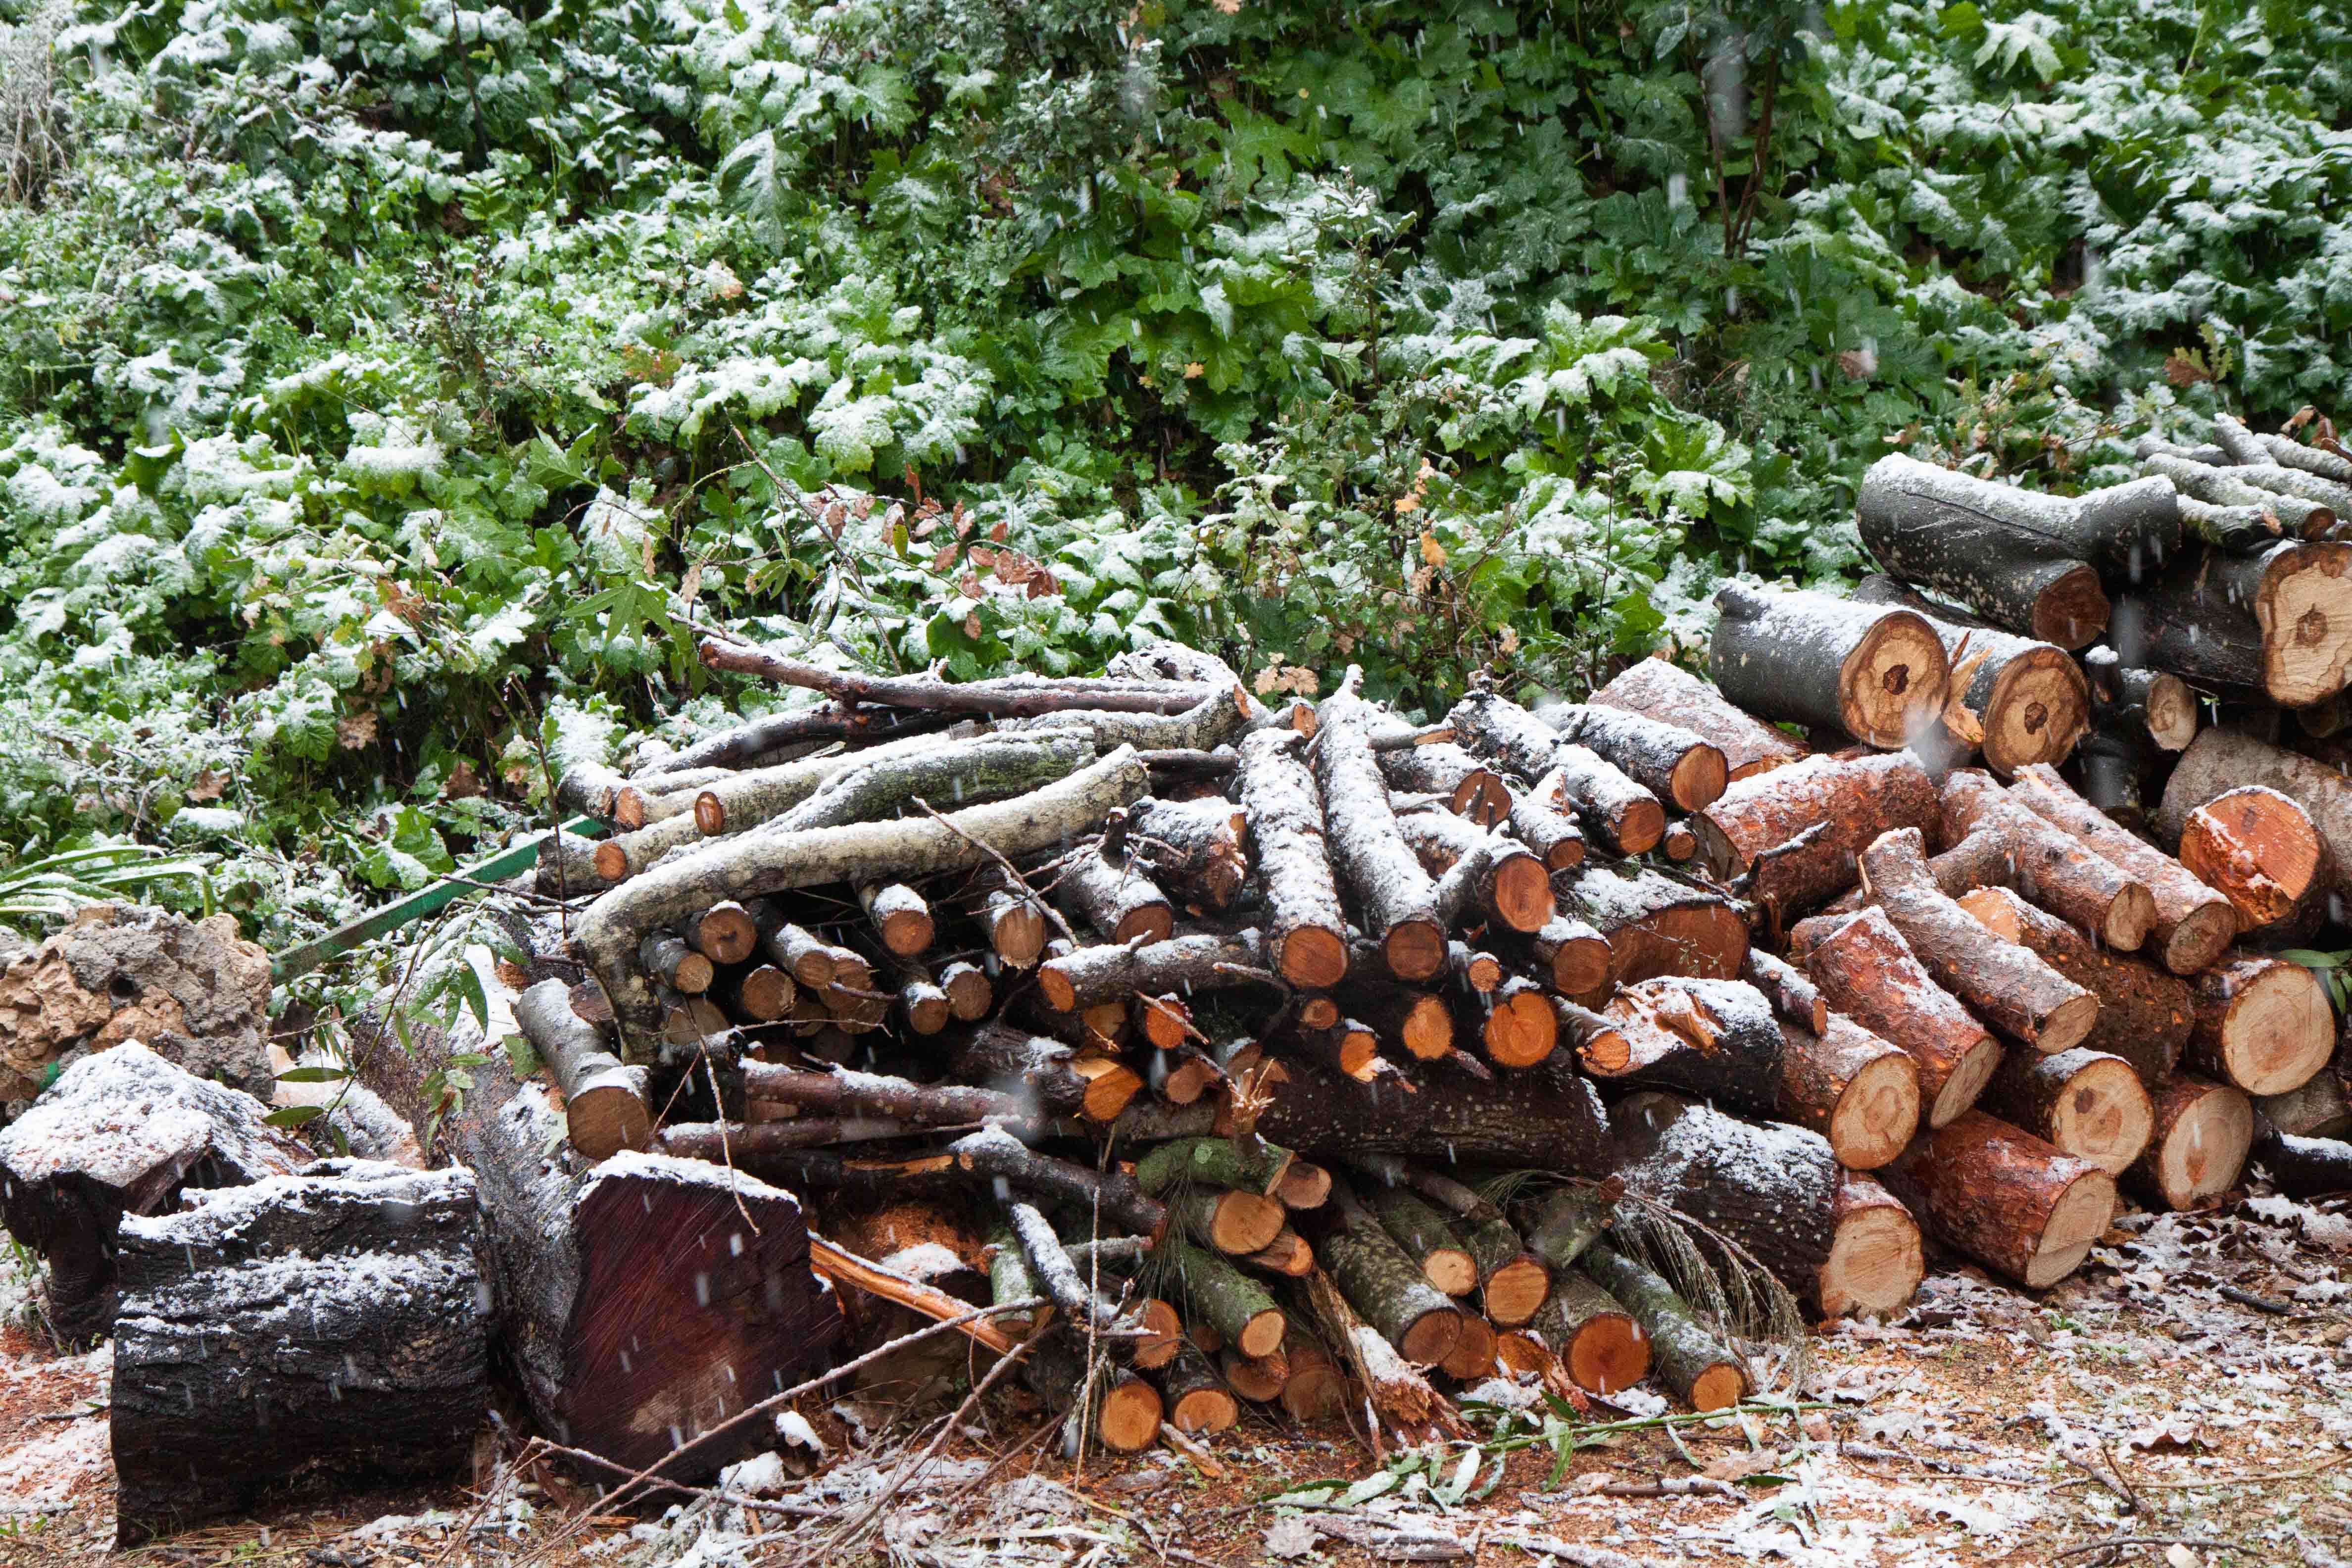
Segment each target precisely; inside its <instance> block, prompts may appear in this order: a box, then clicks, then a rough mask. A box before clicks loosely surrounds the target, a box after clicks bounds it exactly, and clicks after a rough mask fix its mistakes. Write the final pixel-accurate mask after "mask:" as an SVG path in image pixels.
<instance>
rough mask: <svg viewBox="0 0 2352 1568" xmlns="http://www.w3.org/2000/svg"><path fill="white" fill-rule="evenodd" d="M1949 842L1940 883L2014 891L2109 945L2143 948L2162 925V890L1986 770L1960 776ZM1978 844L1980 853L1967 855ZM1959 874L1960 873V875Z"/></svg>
mask: <svg viewBox="0 0 2352 1568" xmlns="http://www.w3.org/2000/svg"><path fill="white" fill-rule="evenodd" d="M1939 804H1940V805H1941V806H1942V810H1943V826H1944V833H1943V841H1944V842H1945V843H1947V844H1949V845H1952V846H1953V847H1952V848H1951V849H1949V850H1948V851H1946V853H1945V854H1944V855H1942V856H1938V857H1937V863H1936V869H1937V886H1939V887H1941V888H1942V889H1944V890H1945V891H1946V892H1948V893H1950V894H1952V895H1953V896H1954V897H1956V898H1957V897H1958V895H1959V894H1960V893H1961V892H1963V891H1966V890H1967V888H1966V887H1963V886H1961V885H1959V884H1961V883H1967V884H1969V885H1971V886H1978V887H1986V886H1992V885H1995V884H1999V885H2000V886H2004V887H2011V888H2014V889H2016V890H2017V891H2018V892H2019V893H2021V894H2022V895H2024V897H2025V898H2026V899H2027V900H2030V901H2031V902H2032V903H2034V904H2036V905H2038V906H2040V907H2041V908H2042V909H2044V910H2049V911H2050V912H2051V913H2052V914H2053V915H2056V916H2057V917H2058V918H2059V919H2061V920H2063V921H2068V922H2070V923H2071V924H2074V925H2076V926H2080V927H2081V928H2082V929H2083V930H2084V931H2091V932H2093V933H2095V935H2096V936H2097V937H2098V939H2099V943H2100V945H2101V946H2103V947H2107V948H2111V949H2113V950H2114V951H2116V952H2137V951H2138V950H2139V949H2140V947H2141V946H2142V945H2143V944H2145V943H2146V942H2147V936H2148V933H2149V932H2150V931H2153V930H2154V929H2155V927H2156V923H2157V907H2156V895H2155V894H2154V893H2153V892H2152V891H2150V890H2149V889H2148V887H2147V884H2146V883H2145V882H2144V881H2142V880H2141V879H2139V878H2138V877H2137V875H2136V874H2134V873H2133V872H2131V871H2129V870H2127V869H2126V868H2122V867H2119V866H2117V865H2116V864H2115V863H2114V862H2112V861H2110V860H2108V859H2107V858H2105V857H2104V856H2102V855H2100V854H2099V853H2097V852H2096V851H2095V849H2094V848H2092V847H2090V846H2088V845H2086V844H2084V843H2083V842H2082V841H2081V840H2080V839H2078V838H2076V837H2074V835H2072V834H2070V833H2067V832H2065V831H2063V829H2061V828H2060V827H2058V826H2056V825H2055V824H2053V823H2051V822H2048V821H2046V820H2044V819H2043V818H2042V816H2039V815H2038V814H2036V813H2034V812H2032V811H2030V810H2028V809H2026V807H2025V805H2023V804H2022V803H2021V802H2020V801H2018V800H2016V799H2015V798H2013V797H2012V796H2011V795H2009V794H2008V793H2007V792H2005V791H2003V790H2002V789H2001V788H2000V786H1999V785H1997V784H1994V783H1993V782H1992V780H1990V778H1987V777H1986V776H1984V775H1983V774H1981V773H1953V774H1952V775H1951V776H1950V777H1949V778H1948V779H1946V780H1945V781H1944V787H1943V791H1942V795H1941V799H1940V803H1939ZM1971 846H1973V847H1975V850H1976V851H1977V852H1976V853H1974V854H1970V855H1967V856H1963V855H1962V854H1961V851H1962V850H1963V849H1967V848H1969V847H1971ZM1955 872H1957V873H1958V875H1954V874H1953V873H1955Z"/></svg>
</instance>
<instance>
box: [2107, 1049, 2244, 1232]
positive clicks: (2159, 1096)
mask: <svg viewBox="0 0 2352 1568" xmlns="http://www.w3.org/2000/svg"><path fill="white" fill-rule="evenodd" d="M2152 1099H2153V1101H2154V1109H2155V1121H2156V1131H2155V1133H2154V1135H2153V1136H2152V1137H2150V1138H2149V1140H2148V1144H2147V1152H2146V1153H2144V1154H2142V1155H2141V1156H2140V1158H2139V1162H2138V1163H2137V1164H2135V1165H2134V1166H2133V1167H2132V1169H2131V1175H2132V1179H2133V1183H2134V1184H2135V1185H2136V1186H2137V1187H2138V1188H2139V1189H2140V1190H2141V1191H2142V1192H2144V1193H2147V1194H2149V1195H2150V1196H2152V1197H2154V1198H2155V1199H2156V1200H2157V1201H2158V1202H2159V1203H2161V1204H2163V1205H2165V1206H2166V1207H2167V1208H2173V1209H2194V1208H2202V1207H2203V1206H2204V1205H2206V1204H2208V1203H2210V1202H2211V1201H2212V1200H2213V1199H2214V1198H2216V1197H2218V1196H2219V1195H2221V1194H2222V1193H2225V1192H2227V1191H2229V1190H2230V1188H2231V1185H2232V1184H2234V1183H2235V1182H2236V1181H2237V1179H2238V1173H2239V1172H2240V1171H2242V1170H2243V1169H2244V1168H2245V1163H2246V1152H2247V1151H2248V1150H2249V1149H2251V1148H2252V1146H2253V1141H2254V1109H2253V1103H2252V1100H2249V1099H2248V1098H2247V1097H2246V1095H2245V1094H2244V1093H2243V1092H2242V1091H2241V1090H2238V1089H2231V1087H2230V1086H2229V1085H2227V1084H2220V1083H2207V1082H2204V1081H2202V1080H2201V1079H2193V1078H2177V1079H2173V1080H2172V1082H2171V1083H2169V1084H2168V1085H2166V1086H2165V1087H2164V1088H2162V1089H2158V1090H2157V1091H2156V1093H2155V1094H2154V1096H2153V1097H2152Z"/></svg>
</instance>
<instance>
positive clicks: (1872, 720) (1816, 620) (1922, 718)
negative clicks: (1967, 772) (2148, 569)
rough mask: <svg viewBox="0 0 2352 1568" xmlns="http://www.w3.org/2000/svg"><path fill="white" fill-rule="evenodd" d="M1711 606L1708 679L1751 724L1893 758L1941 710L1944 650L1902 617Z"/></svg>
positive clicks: (1725, 591)
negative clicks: (1826, 737)
mask: <svg viewBox="0 0 2352 1568" xmlns="http://www.w3.org/2000/svg"><path fill="white" fill-rule="evenodd" d="M1715 602H1716V604H1717V606H1718V607H1719V608H1720V609H1721V610H1722V612H1723V619H1722V621H1721V623H1720V624H1719V625H1718V626H1717V627H1716V632H1715V640H1714V642H1713V644H1712V645H1711V647H1710V649H1709V653H1708V660H1709V668H1710V671H1711V673H1712V674H1713V675H1714V676H1715V683H1716V685H1717V687H1718V688H1719V689H1721V690H1722V692H1723V695H1724V696H1726V697H1727V698H1729V699H1730V700H1732V701H1733V702H1736V703H1738V705H1739V706H1740V707H1742V708H1745V709H1747V710H1748V711H1749V712H1751V713H1754V714H1756V715H1758V716H1759V717H1761V718H1767V719H1787V720H1794V721H1797V722H1799V723H1803V724H1812V725H1817V726H1820V727H1821V728H1823V729H1829V730H1837V731H1843V733H1845V734H1848V735H1851V736H1853V738H1854V739H1855V740H1857V741H1860V742H1864V743H1865V744H1867V745H1873V746H1877V747H1880V748H1882V749H1885V750H1888V751H1892V750H1895V748H1897V747H1901V746H1905V745H1908V744H1909V743H1910V741H1911V738H1912V737H1913V736H1914V735H1916V734H1918V733H1920V732H1921V731H1923V730H1924V729H1925V727H1926V726H1927V725H1928V724H1930V723H1932V722H1934V721H1935V718H1936V715H1937V713H1939V712H1941V711H1942V710H1943V706H1944V695H1945V688H1946V686H1947V684H1948V681H1949V679H1950V677H1951V668H1950V666H1949V664H1948V662H1947V661H1946V659H1945V657H1944V645H1943V643H1942V642H1940V641H1939V640H1937V637H1936V629H1935V628H1934V627H1933V626H1929V625H1928V624H1927V621H1925V620H1924V619H1922V618H1921V617H1920V616H1917V615H1916V614H1914V613H1913V612H1911V611H1909V610H1906V609H1900V608H1897V607H1895V606H1892V605H1857V604H1854V603H1853V601H1851V600H1847V599H1835V598H1832V597H1830V596H1829V595H1825V594H1811V593H1797V594H1775V593H1766V592H1762V591H1760V590H1758V589H1754V588H1750V587H1748V586H1746V585H1745V584H1737V583H1734V584H1727V585H1726V586H1725V587H1723V588H1722V589H1720V590H1718V591H1717V594H1716V596H1715ZM2102 607H2103V608H2104V605H2103V606H2102ZM2052 640H2053V641H2054V640H2055V639H2052Z"/></svg>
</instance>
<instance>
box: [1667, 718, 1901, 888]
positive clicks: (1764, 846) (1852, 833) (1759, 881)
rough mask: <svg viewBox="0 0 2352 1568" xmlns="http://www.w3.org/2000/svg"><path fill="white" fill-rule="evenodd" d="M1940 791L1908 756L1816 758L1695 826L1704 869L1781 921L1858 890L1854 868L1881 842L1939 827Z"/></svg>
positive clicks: (1714, 808) (1739, 795)
mask: <svg viewBox="0 0 2352 1568" xmlns="http://www.w3.org/2000/svg"><path fill="white" fill-rule="evenodd" d="M1936 818H1937V803H1936V786H1935V784H1934V783H1933V782H1931V781H1930V780H1929V779H1928V777H1927V770H1926V769H1924V768H1922V767H1921V766H1920V765H1919V759H1918V758H1917V757H1916V756H1915V755H1913V754H1912V753H1910V752H1890V753H1888V754H1886V755H1884V756H1872V757H1858V758H1855V759H1853V761H1850V762H1839V761H1835V760H1833V759H1832V758H1828V757H1812V758H1808V759H1807V760H1806V761H1804V762H1802V763H1797V764H1796V765H1794V766H1792V767H1785V768H1777V769H1775V770H1773V771H1772V772H1770V773H1763V774H1759V775H1758V776H1756V777H1753V778H1749V779H1745V780H1742V781H1741V782H1740V783H1738V784H1734V785H1733V786H1732V787H1731V788H1729V789H1727V790H1726V791H1725V792H1724V795H1723V798H1722V799H1720V800H1718V801H1717V802H1716V803H1715V804H1714V805H1710V806H1708V807H1707V808H1706V810H1705V811H1702V812H1700V813H1698V814H1697V815H1696V816H1693V817H1692V818H1691V826H1692V827H1693V829H1694V830H1695V831H1696V833H1697V835H1698V856H1699V863H1700V864H1701V865H1702V866H1704V867H1706V871H1707V874H1708V875H1709V876H1711V877H1713V878H1715V879H1717V880H1718V881H1721V882H1726V883H1732V882H1735V881H1737V880H1738V879H1742V878H1745V879H1746V882H1745V884H1744V888H1743V892H1744V896H1746V897H1749V898H1753V899H1754V900H1756V901H1757V902H1759V903H1761V904H1763V905H1765V906H1767V907H1768V908H1769V909H1772V910H1777V911H1778V912H1779V913H1780V915H1781V916H1782V917H1783V918H1787V917H1790V916H1793V915H1795V914H1797V913H1798V912H1800V911H1801V910H1807V909H1810V908H1811V907H1812V906H1814V905H1816V904H1819V903H1820V902H1822V900H1825V899H1829V898H1832V897H1834V896H1835V895H1836V894H1838V893H1840V892H1843V890H1845V889H1847V888H1850V887H1852V886H1853V882H1854V877H1855V869H1854V868H1855V862H1856V858H1857V857H1859V856H1860V855H1861V853H1862V851H1863V850H1864V848H1865V847H1868V846H1869V845H1870V844H1871V842H1872V841H1873V840H1874V839H1876V838H1877V837H1878V836H1879V835H1880V834H1882V833H1888V832H1892V831H1893V830H1895V828H1898V827H1916V828H1920V829H1922V830H1923V831H1924V830H1926V829H1927V828H1930V827H1932V826H1934V825H1935V822H1936Z"/></svg>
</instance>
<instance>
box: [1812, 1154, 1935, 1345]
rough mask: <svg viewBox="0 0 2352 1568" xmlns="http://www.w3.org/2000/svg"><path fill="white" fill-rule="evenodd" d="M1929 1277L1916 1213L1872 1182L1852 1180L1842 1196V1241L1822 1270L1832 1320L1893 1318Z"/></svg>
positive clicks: (1839, 1210) (1835, 1243) (1862, 1178)
mask: <svg viewBox="0 0 2352 1568" xmlns="http://www.w3.org/2000/svg"><path fill="white" fill-rule="evenodd" d="M1926 1276H1927V1263H1926V1260H1925V1258H1924V1257H1923V1255H1922V1253H1921V1250H1920V1245H1919V1222H1918V1221H1917V1220H1916V1219H1914V1218H1913V1217H1912V1216H1911V1211H1910V1210H1909V1209H1906V1208H1905V1207H1904V1206H1903V1205H1902V1204H1901V1203H1899V1202H1897V1201H1896V1200H1895V1196H1894V1194H1891V1193H1889V1192H1888V1191H1887V1190H1886V1189H1885V1187H1882V1186H1880V1185H1879V1184H1877V1183H1876V1182H1874V1181H1872V1180H1870V1179H1869V1178H1868V1177H1865V1176H1853V1177H1848V1178H1847V1180H1846V1182H1845V1184H1844V1185H1843V1188H1842V1189H1841V1191H1840V1192H1839V1194H1838V1205H1837V1236H1836V1239H1834V1240H1833V1241H1832V1242H1831V1243H1830V1258H1829V1261H1828V1262H1827V1263H1824V1264H1823V1265H1822V1275H1821V1309H1822V1312H1823V1313H1824V1314H1825V1315H1827V1316H1829V1317H1832V1318H1844V1317H1854V1316H1862V1317H1874V1316H1876V1315H1878V1314H1880V1313H1885V1312H1891V1311H1893V1310H1895V1309H1896V1308H1897V1307H1900V1306H1902V1305H1903V1304H1904V1303H1905V1302H1906V1301H1908V1300H1911V1298H1912V1296H1913V1294H1914V1293H1916V1291H1917V1290H1918V1289H1919V1281H1920V1280H1921V1279H1924V1278H1926Z"/></svg>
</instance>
